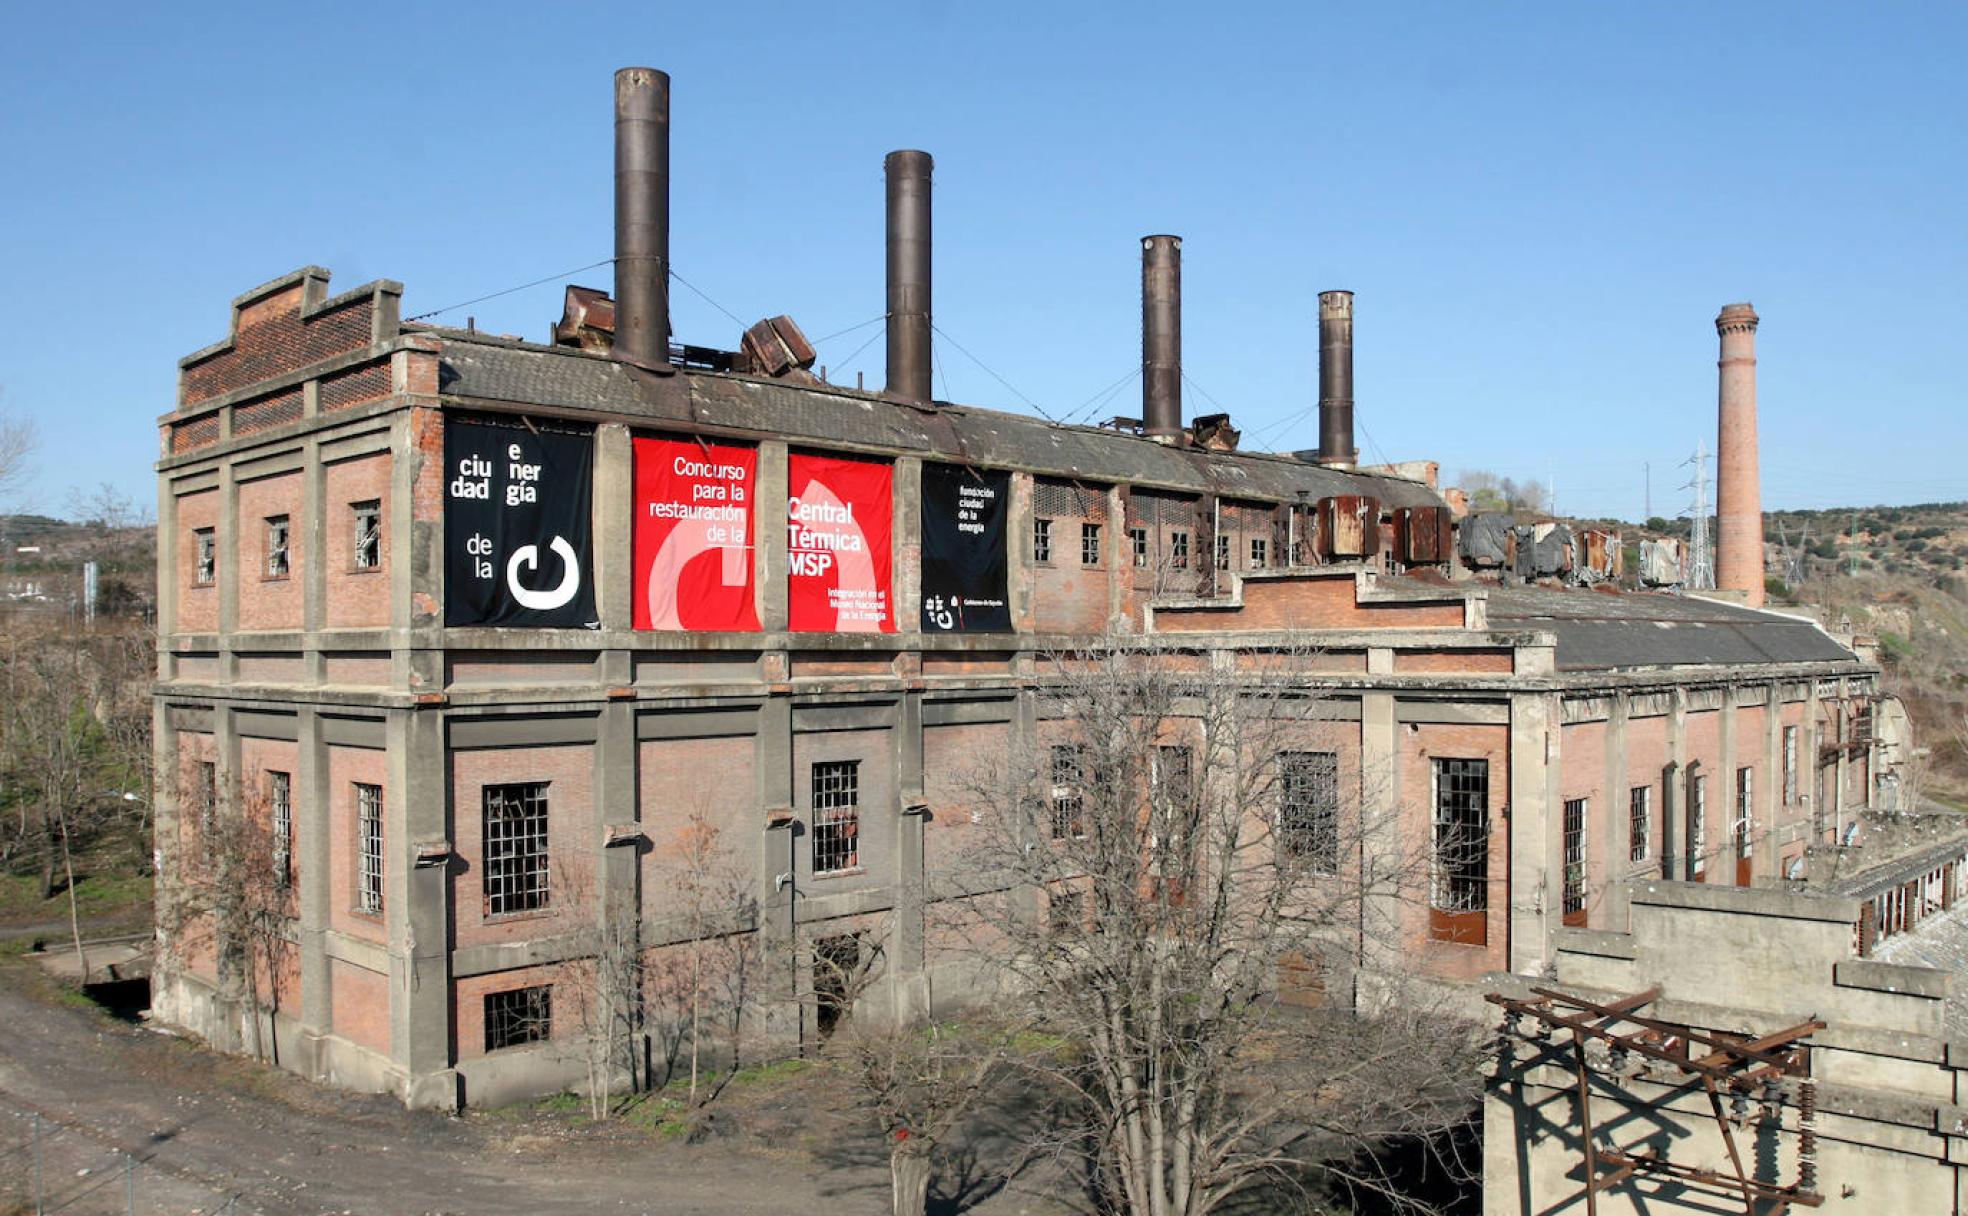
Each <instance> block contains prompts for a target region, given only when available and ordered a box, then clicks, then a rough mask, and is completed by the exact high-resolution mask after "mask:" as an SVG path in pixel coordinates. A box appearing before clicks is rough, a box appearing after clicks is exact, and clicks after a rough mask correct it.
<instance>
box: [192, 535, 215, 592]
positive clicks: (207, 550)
mask: <svg viewBox="0 0 1968 1216" xmlns="http://www.w3.org/2000/svg"><path fill="white" fill-rule="evenodd" d="M191 535H192V539H193V541H194V542H195V543H196V544H197V546H198V569H197V572H196V575H195V580H196V582H197V583H198V585H199V586H200V587H209V586H211V585H212V584H213V583H215V582H217V581H218V578H219V538H218V534H217V533H215V532H214V531H212V529H210V528H196V529H193V531H192V534H191Z"/></svg>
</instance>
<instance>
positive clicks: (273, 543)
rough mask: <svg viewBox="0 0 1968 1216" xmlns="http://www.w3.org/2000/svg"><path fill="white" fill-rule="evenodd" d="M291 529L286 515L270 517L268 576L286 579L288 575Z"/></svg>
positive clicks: (267, 556) (267, 528) (267, 531)
mask: <svg viewBox="0 0 1968 1216" xmlns="http://www.w3.org/2000/svg"><path fill="white" fill-rule="evenodd" d="M288 531H289V528H288V525H287V517H286V516H285V515H269V516H267V521H266V576H267V577H268V578H286V577H287V574H288V561H287V534H288Z"/></svg>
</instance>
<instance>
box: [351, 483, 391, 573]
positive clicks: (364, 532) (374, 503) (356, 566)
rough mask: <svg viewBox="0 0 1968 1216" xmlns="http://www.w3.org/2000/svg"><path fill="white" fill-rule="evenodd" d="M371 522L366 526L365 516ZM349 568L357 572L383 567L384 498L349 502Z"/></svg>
mask: <svg viewBox="0 0 1968 1216" xmlns="http://www.w3.org/2000/svg"><path fill="white" fill-rule="evenodd" d="M365 517H367V518H368V519H369V520H370V521H371V522H370V524H369V526H367V527H365V526H364V524H363V520H364V518H365ZM349 523H350V542H351V543H350V546H349V569H350V570H351V571H356V572H366V571H370V570H381V569H382V568H383V500H382V499H380V498H365V499H362V500H360V501H358V502H352V503H350V504H349Z"/></svg>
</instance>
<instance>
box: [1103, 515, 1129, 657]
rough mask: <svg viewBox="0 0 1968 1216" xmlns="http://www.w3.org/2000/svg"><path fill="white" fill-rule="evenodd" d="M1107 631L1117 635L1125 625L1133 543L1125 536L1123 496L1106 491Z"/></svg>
mask: <svg viewBox="0 0 1968 1216" xmlns="http://www.w3.org/2000/svg"><path fill="white" fill-rule="evenodd" d="M1106 558H1107V628H1108V630H1109V631H1110V632H1119V631H1120V630H1121V629H1122V627H1123V626H1124V625H1125V624H1126V622H1127V595H1128V589H1129V588H1130V587H1132V586H1133V585H1134V542H1132V541H1130V540H1129V539H1128V534H1127V497H1126V495H1124V494H1123V493H1122V492H1121V487H1120V486H1118V485H1116V486H1109V487H1108V488H1107V552H1106Z"/></svg>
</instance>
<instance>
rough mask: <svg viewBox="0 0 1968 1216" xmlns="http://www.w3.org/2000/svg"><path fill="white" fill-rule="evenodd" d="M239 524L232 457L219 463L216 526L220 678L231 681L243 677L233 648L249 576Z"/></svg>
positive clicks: (237, 656) (237, 483)
mask: <svg viewBox="0 0 1968 1216" xmlns="http://www.w3.org/2000/svg"><path fill="white" fill-rule="evenodd" d="M239 526H240V525H239V479H238V478H237V477H236V476H235V475H234V474H233V466H232V462H231V461H229V460H228V461H226V462H224V463H223V464H221V465H220V466H219V520H218V526H217V528H216V529H215V530H214V531H215V533H216V535H215V537H214V543H215V544H217V545H218V551H217V553H216V555H215V557H214V561H215V562H216V563H217V566H218V569H217V570H216V571H215V572H214V573H215V574H216V575H217V576H218V583H219V678H220V679H221V680H223V681H225V682H226V683H227V684H231V683H234V682H235V681H237V680H238V679H239V655H238V654H237V652H235V651H234V650H233V639H234V638H235V637H236V636H238V633H239V580H240V579H242V578H244V577H245V572H244V571H243V570H241V569H240V565H239V563H240V558H241V557H242V556H244V555H243V554H241V553H240V551H239Z"/></svg>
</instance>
